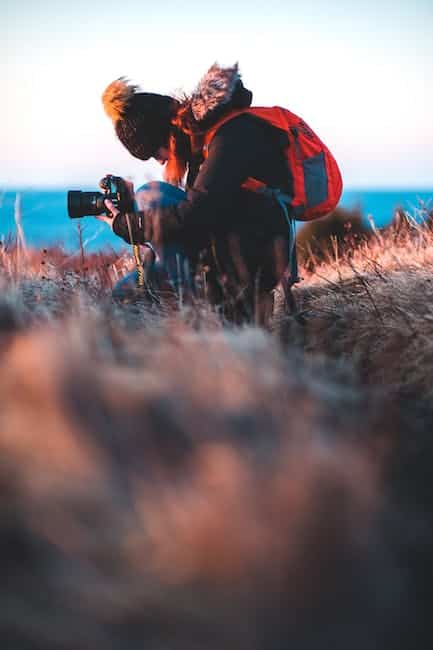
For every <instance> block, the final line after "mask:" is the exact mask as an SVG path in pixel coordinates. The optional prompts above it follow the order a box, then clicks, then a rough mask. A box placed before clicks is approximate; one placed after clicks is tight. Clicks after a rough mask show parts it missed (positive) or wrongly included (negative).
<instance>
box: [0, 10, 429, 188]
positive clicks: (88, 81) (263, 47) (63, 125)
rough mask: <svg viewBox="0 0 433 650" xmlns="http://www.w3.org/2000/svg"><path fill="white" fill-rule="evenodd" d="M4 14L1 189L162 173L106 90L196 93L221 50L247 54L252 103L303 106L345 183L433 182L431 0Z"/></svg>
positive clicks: (243, 57)
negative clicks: (117, 114)
mask: <svg viewBox="0 0 433 650" xmlns="http://www.w3.org/2000/svg"><path fill="white" fill-rule="evenodd" d="M0 18H1V22H0V25H1V32H0V36H1V39H0V70H1V75H2V77H1V78H2V86H1V88H2V93H1V96H2V97H1V99H2V101H1V102H0V152H1V154H0V190H1V189H4V188H7V187H17V186H29V185H32V186H41V185H44V186H62V187H84V186H90V187H96V183H97V181H98V179H99V178H100V177H101V176H103V175H104V173H106V172H113V173H116V174H120V175H123V176H130V177H132V178H134V180H135V181H136V182H141V181H143V180H145V179H147V178H149V177H156V175H157V174H159V173H160V169H159V166H158V165H157V164H156V163H144V162H140V161H138V160H135V159H134V158H132V157H131V156H130V155H129V154H128V152H127V151H126V150H124V149H123V147H122V146H121V144H120V143H119V142H118V140H117V139H116V137H115V134H114V131H113V128H112V125H111V122H110V121H109V119H108V118H107V117H106V116H105V113H104V112H103V108H102V104H101V100H100V96H101V93H102V91H103V90H104V88H105V87H106V85H107V84H108V83H109V82H111V81H112V80H113V79H115V78H117V77H119V76H121V75H125V76H127V77H129V78H131V79H133V80H134V81H135V82H138V83H139V84H140V85H141V87H142V88H143V90H147V91H153V92H161V93H171V92H174V91H178V90H185V91H191V90H192V89H193V88H194V86H195V85H196V83H197V82H198V80H199V78H200V77H201V75H202V74H204V72H205V71H206V69H207V68H208V67H209V66H210V65H211V64H212V63H213V62H214V61H216V60H217V61H219V62H220V63H222V64H232V63H233V62H234V61H238V62H239V65H240V69H241V73H242V75H243V79H244V83H245V85H246V86H247V87H248V88H250V89H251V90H252V91H253V95H254V104H255V105H262V106H266V105H268V106H270V105H275V104H279V105H281V106H285V107H287V108H289V109H290V110H292V111H293V112H295V113H298V114H299V115H301V116H302V117H303V118H304V119H305V120H306V121H307V122H308V123H309V124H310V126H311V127H312V128H313V129H314V130H315V131H316V132H317V133H318V135H319V136H320V137H321V138H322V140H324V141H325V142H326V143H327V144H328V146H329V147H330V148H331V150H332V151H333V152H334V153H335V156H336V158H337V160H338V162H339V164H340V166H341V169H342V172H343V178H344V181H345V187H346V188H370V187H382V188H383V187H385V188H387V187H389V188H393V187H404V188H410V187H417V188H421V187H424V188H433V38H432V33H433V2H431V0H412V1H409V0H406V1H403V0H394V1H391V0H389V1H388V0H376V1H373V0H364V1H363V2H353V1H351V0H340V2H338V1H335V0H326V1H322V0H316V2H313V0H296V1H292V0H281V1H280V0H261V1H260V2H258V1H255V0H248V1H244V0H241V1H240V2H236V1H235V0H232V1H227V0H218V2H213V3H211V4H209V3H207V2H206V0H201V1H200V2H199V1H197V2H196V1H194V0H184V1H183V2H179V0H178V1H176V2H174V1H172V0H162V1H161V2H149V1H148V0H141V1H136V0H123V2H119V0H116V2H112V1H110V0H87V1H84V0H68V1H67V2H64V1H62V0H59V1H57V2H55V1H54V0H0Z"/></svg>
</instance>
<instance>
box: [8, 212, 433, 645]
mask: <svg viewBox="0 0 433 650" xmlns="http://www.w3.org/2000/svg"><path fill="white" fill-rule="evenodd" d="M316 235H317V233H316ZM316 239H317V240H319V239H320V240H321V242H322V243H321V244H320V245H318V246H316V245H315V246H314V247H313V246H312V245H310V246H308V245H307V244H306V243H305V241H306V240H305V239H304V240H302V241H301V246H302V248H303V251H302V260H303V268H302V270H301V275H302V276H303V278H304V279H303V282H302V283H301V284H299V285H298V286H297V287H296V290H295V292H296V300H297V304H298V313H297V314H296V316H293V315H290V314H288V313H287V311H286V310H285V309H284V305H283V304H282V296H281V293H279V292H277V293H276V306H277V309H276V315H275V318H274V320H273V322H272V323H271V325H270V330H269V331H265V330H263V329H260V328H257V327H255V326H254V324H250V325H246V326H243V327H234V326H231V325H230V324H228V323H225V322H223V321H222V319H221V318H220V317H219V316H218V314H216V313H215V311H214V310H212V309H211V308H210V306H209V305H208V304H206V303H205V302H202V301H197V302H195V303H194V304H191V305H187V306H183V307H182V309H180V310H179V309H173V307H172V306H167V307H166V308H163V309H158V310H157V309H155V308H152V307H149V306H148V305H146V304H143V303H137V304H118V303H115V302H114V301H113V300H112V298H111V288H112V286H113V285H114V283H115V282H116V281H117V279H118V278H119V277H122V275H123V274H124V273H125V272H127V270H129V269H130V268H132V264H131V260H130V258H129V257H128V256H127V255H123V256H120V257H119V256H117V255H116V254H114V253H112V252H106V253H101V254H97V255H89V256H88V255H85V254H84V252H83V251H81V253H79V254H78V255H76V256H70V255H67V254H65V253H64V252H63V251H62V250H61V249H59V248H58V249H48V250H31V249H27V248H26V247H25V246H24V245H23V243H22V242H21V244H20V243H19V242H18V244H17V243H16V242H12V241H10V242H5V243H4V245H3V247H2V249H1V250H0V283H1V290H2V292H1V299H0V345H1V355H2V372H1V373H0V404H1V408H0V485H1V492H0V494H1V503H0V509H1V510H0V513H1V514H0V543H1V544H2V549H3V552H2V554H1V559H0V563H1V572H2V576H3V580H2V582H1V586H0V593H1V600H2V607H1V608H0V636H1V639H2V644H1V647H5V648H8V650H12V649H13V650H15V649H17V650H27V649H29V650H30V649H31V650H35V649H36V650H38V649H39V648H40V649H41V650H42V649H50V650H51V649H52V650H54V649H55V650H57V649H63V648H64V649H68V650H69V649H74V650H78V649H79V650H82V649H83V650H93V649H95V648H110V649H113V650H117V649H119V650H135V649H137V650H138V649H139V648H140V649H141V648H149V649H151V650H162V649H164V650H165V649H168V648H170V649H174V650H177V649H179V650H180V649H182V650H183V649H188V650H195V649H199V648H200V649H202V648H203V649H206V650H207V649H209V650H217V649H222V648H224V649H233V650H235V649H236V650H244V649H245V650H247V649H248V650H277V648H278V649H279V648H289V647H293V648H297V649H302V650H303V649H305V650H306V649H316V648H317V649H320V650H322V649H324V648H332V649H333V650H339V649H340V648H341V649H343V648H344V649H345V650H346V649H347V648H351V649H353V650H357V649H358V648H359V649H360V650H361V649H362V650H366V649H370V648H371V649H373V648H384V649H385V648H386V649H388V648H389V649H391V648H392V649H397V648H402V649H406V648H415V647H419V648H423V647H429V641H430V637H432V638H433V626H432V623H431V616H430V610H431V604H430V603H431V602H432V598H433V587H432V583H431V580H427V579H426V574H427V573H428V571H429V570H430V567H431V548H432V543H433V511H432V510H433V505H432V502H431V490H432V487H433V480H432V478H431V468H432V466H433V453H432V452H433V440H432V434H433V405H432V396H433V388H432V369H433V343H432V338H433V306H432V304H433V232H432V230H431V229H430V226H429V223H427V224H426V225H425V226H420V225H418V224H416V223H414V222H408V221H406V220H404V219H400V221H397V222H396V223H395V224H394V225H393V226H392V227H390V228H389V229H387V230H386V231H381V232H379V231H377V230H373V231H372V232H371V233H370V234H369V235H368V236H366V237H365V238H364V236H363V235H362V233H361V234H358V233H357V234H356V237H355V233H354V231H353V230H351V229H349V230H347V229H346V230H345V229H343V231H341V233H340V234H339V235H338V236H337V234H336V235H335V236H334V237H333V238H332V239H329V237H328V238H327V235H326V234H323V233H322V234H320V236H319V235H317V237H316ZM308 241H309V242H312V241H313V235H311V236H310V237H309V238H308V240H307V243H308ZM316 243H317V242H316Z"/></svg>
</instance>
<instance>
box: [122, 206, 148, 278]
mask: <svg viewBox="0 0 433 650" xmlns="http://www.w3.org/2000/svg"><path fill="white" fill-rule="evenodd" d="M125 217H126V225H127V226H128V233H129V241H130V242H131V245H132V252H133V254H134V260H135V266H136V267H137V286H138V287H140V289H141V288H143V287H144V284H145V282H144V270H143V265H142V263H141V257H140V248H139V246H138V244H134V238H133V236H132V228H131V222H130V220H129V214H128V213H126V214H125Z"/></svg>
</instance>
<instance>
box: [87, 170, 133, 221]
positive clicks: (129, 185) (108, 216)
mask: <svg viewBox="0 0 433 650" xmlns="http://www.w3.org/2000/svg"><path fill="white" fill-rule="evenodd" d="M125 185H126V188H127V191H128V194H129V197H130V198H131V200H132V201H133V200H134V183H132V182H131V181H125ZM104 205H105V207H106V208H107V210H108V211H109V212H110V214H98V215H95V218H96V219H98V220H99V221H104V223H106V224H108V225H109V226H110V228H111V229H112V228H113V222H114V219H115V218H116V217H117V216H118V215H119V214H120V210H119V209H118V208H117V207H116V206H115V205H114V204H113V202H112V201H110V199H105V201H104Z"/></svg>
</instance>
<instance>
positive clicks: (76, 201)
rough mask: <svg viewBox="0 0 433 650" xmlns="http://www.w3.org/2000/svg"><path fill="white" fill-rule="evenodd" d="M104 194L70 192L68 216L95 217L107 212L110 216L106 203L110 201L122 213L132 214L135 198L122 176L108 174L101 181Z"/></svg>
mask: <svg viewBox="0 0 433 650" xmlns="http://www.w3.org/2000/svg"><path fill="white" fill-rule="evenodd" d="M99 187H100V188H101V190H102V192H82V191H81V190H70V191H69V192H68V215H69V217H70V218H71V219H79V218H80V217H86V216H92V215H93V216H95V215H98V214H102V213H103V212H105V213H106V214H107V215H110V211H109V210H108V208H107V207H106V205H105V203H104V201H105V200H106V199H109V200H110V201H111V202H112V203H113V205H114V206H115V207H116V208H117V209H118V210H119V211H120V212H131V211H132V209H133V198H132V197H131V196H130V195H129V193H128V188H127V186H126V183H125V181H124V180H123V178H121V177H120V176H113V175H112V174H107V176H104V178H101V180H100V181H99Z"/></svg>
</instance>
